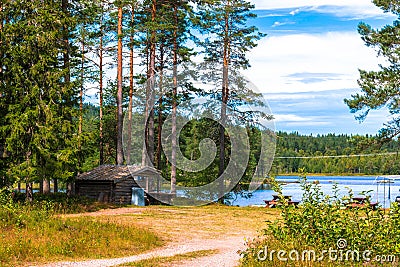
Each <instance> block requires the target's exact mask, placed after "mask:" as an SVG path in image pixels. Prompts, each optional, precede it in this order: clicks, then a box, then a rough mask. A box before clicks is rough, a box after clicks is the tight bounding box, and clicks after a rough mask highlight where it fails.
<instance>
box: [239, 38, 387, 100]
mask: <svg viewBox="0 0 400 267" xmlns="http://www.w3.org/2000/svg"><path fill="white" fill-rule="evenodd" d="M249 58H250V62H251V64H252V68H250V69H249V70H247V71H245V75H246V76H248V78H249V79H250V80H251V81H252V82H253V83H254V84H255V85H256V86H257V87H258V89H259V90H260V91H261V92H263V93H282V92H286V93H289V92H292V93H293V92H310V91H326V90H336V89H343V88H357V87H358V84H357V79H358V76H359V74H358V69H359V68H360V69H367V70H369V69H377V68H378V64H379V63H384V62H383V60H382V59H378V58H377V57H376V53H375V51H374V50H373V49H371V48H367V47H366V46H365V45H364V43H363V41H362V40H361V38H360V36H359V35H358V34H357V33H356V32H328V33H322V34H291V35H290V34H289V35H285V36H272V37H267V38H264V39H263V40H261V41H260V42H259V45H258V47H256V48H255V49H253V50H252V51H251V52H250V53H249ZM301 73H306V74H307V75H308V77H307V78H312V77H310V76H309V75H310V74H312V73H315V77H316V78H317V79H315V82H312V83H306V82H304V79H299V78H296V76H294V74H301ZM319 73H320V74H325V75H326V74H329V73H331V74H332V78H331V79H330V77H329V75H328V76H326V77H325V78H326V79H320V78H321V76H320V75H319Z"/></svg>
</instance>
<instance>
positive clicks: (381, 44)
mask: <svg viewBox="0 0 400 267" xmlns="http://www.w3.org/2000/svg"><path fill="white" fill-rule="evenodd" d="M373 2H374V4H375V5H376V6H378V7H380V8H381V9H382V10H383V11H384V12H391V13H393V14H394V15H396V16H397V20H396V21H395V22H394V23H393V25H387V26H385V27H383V28H382V29H372V27H371V26H370V25H368V24H365V23H360V24H359V26H358V32H359V33H360V34H361V36H362V39H363V41H364V42H365V44H366V46H367V47H372V48H375V49H376V50H377V51H378V55H379V56H383V57H385V58H386V59H387V61H388V62H389V66H380V70H379V71H366V70H360V79H359V80H358V84H359V86H360V87H361V90H362V92H361V93H357V94H355V95H352V98H350V99H345V103H346V104H347V105H348V106H349V108H350V109H351V112H352V113H357V112H360V114H359V115H358V116H357V117H356V118H357V119H358V120H360V121H363V120H364V119H365V118H366V117H367V115H368V113H369V112H370V111H371V110H374V109H380V108H382V107H384V106H387V107H388V109H389V111H390V113H391V114H392V115H393V119H392V120H391V121H389V122H388V123H387V124H386V125H385V127H384V128H383V129H382V130H381V136H382V138H383V140H391V139H393V138H395V137H398V136H399V135H400V117H399V116H398V113H399V111H400V94H399V82H398V77H399V75H400V72H399V67H400V57H399V54H400V48H399V46H398V43H399V42H400V34H399V31H400V4H399V3H398V1H395V0H374V1H373Z"/></svg>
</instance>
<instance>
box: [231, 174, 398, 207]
mask: <svg viewBox="0 0 400 267" xmlns="http://www.w3.org/2000/svg"><path fill="white" fill-rule="evenodd" d="M298 179H299V177H298V176H277V177H276V180H278V181H281V182H287V184H285V185H283V186H282V192H283V194H284V195H290V196H292V200H293V201H301V198H302V194H303V192H302V190H301V188H300V184H299V183H295V182H296V181H298ZM382 179H383V178H382V177H380V178H377V176H308V177H307V180H308V181H309V182H314V181H319V186H320V187H321V190H322V192H324V193H325V194H328V195H333V192H332V186H333V184H334V183H337V184H338V188H339V189H340V191H339V195H340V196H345V195H348V188H351V189H352V190H353V194H354V196H360V194H361V193H362V192H363V191H370V190H371V192H370V193H369V195H370V196H371V202H379V203H380V205H381V206H382V207H386V208H388V207H390V202H393V201H394V200H395V198H396V196H398V195H400V192H399V190H400V180H393V182H392V183H379V182H377V181H382ZM274 194H276V193H275V192H274V191H273V190H268V189H262V190H257V191H255V192H253V194H252V197H251V198H249V199H246V198H242V197H240V196H238V197H237V199H236V200H234V201H233V202H232V205H237V206H251V205H264V199H265V200H271V199H272V195H274Z"/></svg>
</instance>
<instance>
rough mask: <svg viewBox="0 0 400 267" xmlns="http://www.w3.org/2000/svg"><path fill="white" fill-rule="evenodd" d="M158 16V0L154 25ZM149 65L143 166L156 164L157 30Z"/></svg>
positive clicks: (152, 13)
mask: <svg viewBox="0 0 400 267" xmlns="http://www.w3.org/2000/svg"><path fill="white" fill-rule="evenodd" d="M156 14H157V0H153V1H152V5H151V21H152V22H153V26H152V27H154V23H155V20H156ZM149 61H150V62H149V64H148V73H147V78H148V83H147V86H146V110H145V114H146V119H147V120H146V121H145V122H144V123H145V127H146V129H145V145H144V149H143V150H144V151H143V154H142V165H153V164H154V101H155V100H154V98H155V96H154V84H155V67H156V30H155V29H154V28H153V29H152V30H151V36H150V51H149Z"/></svg>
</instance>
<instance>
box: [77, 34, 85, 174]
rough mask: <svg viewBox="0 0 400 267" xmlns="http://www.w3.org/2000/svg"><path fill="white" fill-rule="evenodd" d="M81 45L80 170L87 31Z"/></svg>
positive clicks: (79, 165) (80, 165) (79, 162)
mask: <svg viewBox="0 0 400 267" xmlns="http://www.w3.org/2000/svg"><path fill="white" fill-rule="evenodd" d="M81 38H82V46H81V53H82V56H81V88H80V90H79V124H78V167H79V171H80V170H81V168H82V128H83V90H84V78H85V70H84V68H85V33H84V32H82V36H81Z"/></svg>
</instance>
